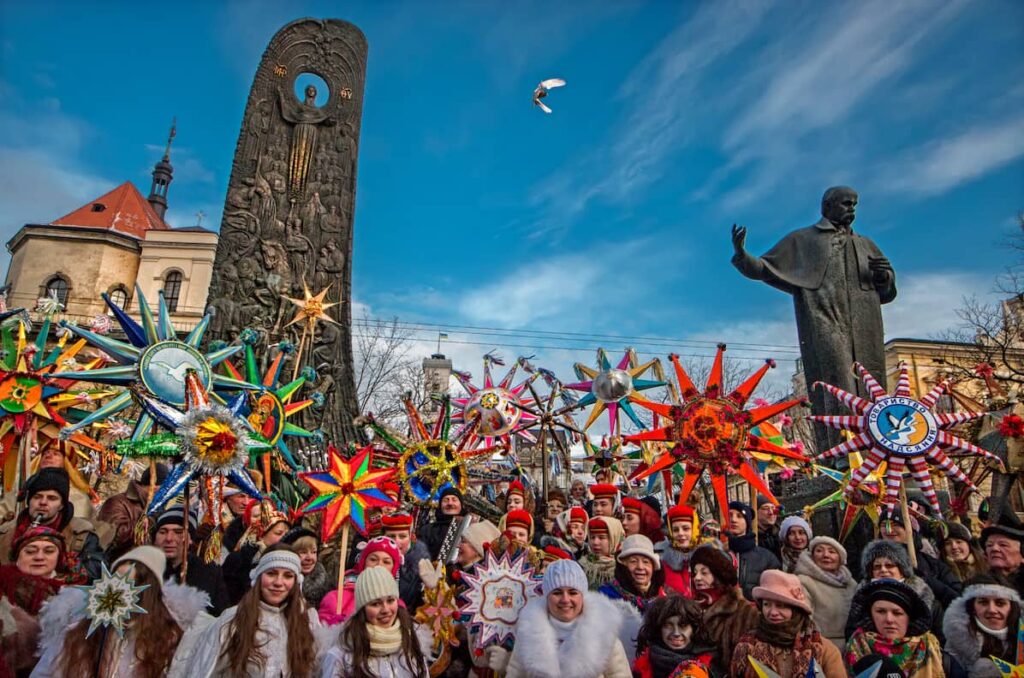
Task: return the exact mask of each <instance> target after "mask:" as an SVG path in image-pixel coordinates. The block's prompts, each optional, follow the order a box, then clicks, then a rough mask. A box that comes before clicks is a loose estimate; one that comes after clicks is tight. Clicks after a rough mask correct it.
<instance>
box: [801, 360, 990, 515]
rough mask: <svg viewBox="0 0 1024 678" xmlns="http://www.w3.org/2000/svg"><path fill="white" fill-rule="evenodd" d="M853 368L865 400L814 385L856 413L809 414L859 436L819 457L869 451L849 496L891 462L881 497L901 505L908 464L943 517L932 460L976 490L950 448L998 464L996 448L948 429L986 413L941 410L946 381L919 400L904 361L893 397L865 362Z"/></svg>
mask: <svg viewBox="0 0 1024 678" xmlns="http://www.w3.org/2000/svg"><path fill="white" fill-rule="evenodd" d="M854 369H855V370H856V371H857V373H858V374H859V375H860V377H861V380H862V381H863V382H864V387H865V388H866V389H867V393H868V398H861V397H860V396H858V395H856V394H854V393H850V392H849V391H845V390H843V389H841V388H839V387H838V386H833V385H831V384H825V383H822V382H817V383H816V384H814V386H815V387H820V388H824V389H825V390H827V391H828V392H829V393H831V394H832V395H833V396H835V397H836V399H837V400H838V401H839V402H841V403H842V404H843V405H845V406H846V407H847V408H849V409H850V410H851V411H852V412H853V413H854V414H853V415H816V416H812V417H810V419H812V420H813V421H818V422H821V423H822V424H824V425H826V426H830V427H832V428H836V429H840V430H847V431H850V432H852V433H853V434H854V436H853V437H852V438H850V439H849V440H847V441H845V442H842V443H840V444H838V445H836V446H835V447H832V448H830V449H828V450H825V451H824V452H822V453H821V454H819V455H818V459H830V458H833V457H839V456H842V455H844V454H850V453H851V452H866V453H867V457H866V458H865V459H864V463H863V464H861V466H860V467H859V468H857V469H856V470H855V471H853V472H852V473H851V475H850V481H849V482H848V483H847V485H846V494H847V496H849V495H850V494H851V493H853V492H854V491H855V490H857V489H858V488H859V487H860V485H861V483H863V482H864V481H865V479H866V478H867V477H868V475H869V474H870V473H871V472H872V471H875V470H876V469H878V468H879V466H881V464H882V463H883V462H886V463H887V464H888V467H887V468H886V470H885V498H884V499H883V500H882V504H883V505H884V506H886V507H893V506H895V505H896V503H897V501H898V499H899V490H900V483H902V482H903V472H904V470H906V469H908V468H909V470H910V475H911V476H912V477H913V478H914V480H915V481H916V482H917V486H918V488H919V489H920V490H921V492H922V493H923V494H924V496H925V499H927V500H928V504H929V505H930V506H931V507H932V509H933V510H934V511H935V513H936V514H938V515H941V512H942V510H941V508H940V507H939V500H938V498H937V497H936V496H935V486H934V485H933V484H932V478H931V474H930V473H929V468H928V462H932V463H933V464H935V465H936V466H938V467H939V468H940V469H942V471H944V472H945V474H946V475H947V476H948V477H950V478H953V479H954V480H958V481H960V482H961V483H964V484H965V485H966V486H968V487H971V488H973V487H974V483H972V482H971V479H970V478H968V477H967V474H965V473H964V472H963V471H962V470H961V469H960V467H959V466H957V465H956V464H954V463H953V461H952V460H951V459H950V458H949V456H948V455H947V452H950V453H952V452H954V451H955V452H959V453H961V454H964V455H982V456H984V457H986V458H988V459H991V460H993V461H995V462H996V463H999V460H998V459H997V458H996V457H995V456H994V455H993V454H992V453H991V452H988V451H987V450H983V449H981V448H980V447H978V446H977V445H974V444H972V443H970V442H968V441H966V440H964V439H962V438H960V437H958V436H955V435H953V434H952V433H950V432H949V431H947V430H946V429H948V428H950V427H953V426H957V425H959V424H963V423H965V422H968V421H972V420H974V419H978V418H980V417H983V416H985V413H984V412H958V413H951V414H940V413H936V412H935V411H934V409H935V404H936V403H937V402H938V400H939V397H940V396H941V395H942V394H943V392H944V391H946V390H947V389H948V385H947V383H946V382H945V381H940V382H939V383H938V384H936V385H935V387H934V388H932V390H931V391H929V392H928V394H927V395H925V396H924V397H923V398H921V399H920V400H917V399H915V398H913V397H912V396H911V390H910V375H909V373H908V371H907V365H906V363H903V362H901V363H900V365H899V378H898V380H897V382H896V390H895V391H894V392H893V393H892V394H891V395H890V394H889V393H887V392H886V391H885V389H884V388H882V385H881V384H879V383H878V380H876V379H875V378H874V377H873V376H872V375H871V374H870V373H869V372H868V371H867V370H866V369H864V366H863V365H861V364H860V363H854Z"/></svg>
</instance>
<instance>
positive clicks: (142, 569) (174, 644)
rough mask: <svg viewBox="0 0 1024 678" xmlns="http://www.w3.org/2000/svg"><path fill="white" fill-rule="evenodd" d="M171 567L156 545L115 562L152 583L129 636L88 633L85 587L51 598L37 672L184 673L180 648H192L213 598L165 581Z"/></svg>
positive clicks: (124, 676) (131, 676)
mask: <svg viewBox="0 0 1024 678" xmlns="http://www.w3.org/2000/svg"><path fill="white" fill-rule="evenodd" d="M165 566H166V559H165V557H164V554H163V552H162V551H161V550H160V549H158V548H155V547H153V546H140V547H138V548H135V549H133V550H131V551H129V552H128V553H126V554H125V555H123V556H121V557H120V558H118V559H117V560H116V561H115V562H114V565H113V571H114V572H119V573H125V572H127V573H128V576H129V577H131V578H132V579H134V582H135V584H136V585H137V586H141V585H145V586H147V588H146V589H145V590H143V591H142V593H141V595H140V600H139V605H140V606H141V607H143V608H144V609H145V610H146V611H147V612H146V614H137V615H133V616H132V618H131V619H130V621H129V622H128V624H127V626H126V628H125V632H124V635H123V636H118V634H117V633H114V632H109V633H103V632H101V631H96V632H94V633H92V634H91V635H90V636H89V637H88V638H86V632H87V630H88V628H89V624H90V622H89V620H88V619H86V618H85V615H84V612H85V599H86V594H85V592H84V591H82V590H81V589H78V588H74V587H65V588H64V589H62V590H61V592H60V593H58V594H57V595H56V596H54V597H53V598H51V599H50V600H49V601H47V603H46V605H44V606H43V609H42V611H41V612H40V617H39V623H40V627H41V629H42V631H41V633H40V641H39V646H40V650H41V652H42V656H41V658H40V660H39V663H38V664H36V667H35V669H34V670H33V671H32V676H33V677H34V678H47V677H49V676H63V677H66V678H73V677H76V676H83V677H84V676H94V675H103V676H118V678H151V677H152V678H156V677H157V676H172V677H180V676H182V674H181V672H180V671H176V670H175V666H174V665H173V664H172V660H173V658H174V656H175V653H176V652H184V653H188V652H190V648H191V647H192V645H193V644H194V643H195V640H196V639H197V638H198V634H199V632H200V631H201V629H202V628H203V627H205V626H206V625H207V624H209V623H210V622H211V621H212V617H210V616H209V615H208V614H206V612H205V610H206V608H207V606H208V605H209V604H210V597H209V596H208V595H207V594H206V593H205V592H203V591H200V590H199V589H196V588H193V587H191V586H187V585H183V584H177V583H175V582H166V583H165V582H162V581H161V575H162V574H163V571H164V568H165Z"/></svg>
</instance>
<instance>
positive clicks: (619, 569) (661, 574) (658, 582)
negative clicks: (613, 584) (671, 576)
mask: <svg viewBox="0 0 1024 678" xmlns="http://www.w3.org/2000/svg"><path fill="white" fill-rule="evenodd" d="M615 581H617V582H619V586H621V587H622V588H623V590H625V591H626V592H627V593H632V594H633V595H634V596H640V597H641V598H654V597H655V596H657V595H658V591H660V590H661V587H662V586H664V585H665V570H664V569H663V568H658V569H656V570H654V572H652V573H651V586H650V588H648V589H647V593H641V592H640V590H639V589H637V587H636V585H635V584H633V575H631V574H630V573H629V568H628V567H626V566H625V565H623V564H622V563H620V562H619V561H618V560H616V561H615Z"/></svg>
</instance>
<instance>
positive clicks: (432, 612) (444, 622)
mask: <svg viewBox="0 0 1024 678" xmlns="http://www.w3.org/2000/svg"><path fill="white" fill-rule="evenodd" d="M455 595H456V594H455V587H453V586H450V585H449V584H448V582H447V581H445V577H444V572H443V570H442V573H441V577H440V579H438V582H437V586H435V587H434V588H430V587H427V586H424V587H423V604H422V605H420V606H419V607H418V608H417V609H416V617H415V620H416V623H418V624H422V625H424V626H425V627H426V628H428V629H430V631H431V634H432V636H433V639H434V645H433V647H434V654H435V656H436V655H440V654H441V653H442V652H444V651H445V649H446V648H447V647H458V645H459V639H458V637H457V636H456V628H455V622H457V621H458V620H459V606H458V604H457V603H456V602H455Z"/></svg>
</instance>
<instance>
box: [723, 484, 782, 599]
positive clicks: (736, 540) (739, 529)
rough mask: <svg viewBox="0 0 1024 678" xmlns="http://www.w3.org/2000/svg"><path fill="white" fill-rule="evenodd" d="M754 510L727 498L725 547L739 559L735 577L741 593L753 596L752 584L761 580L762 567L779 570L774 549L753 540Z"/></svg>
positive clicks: (780, 564)
mask: <svg viewBox="0 0 1024 678" xmlns="http://www.w3.org/2000/svg"><path fill="white" fill-rule="evenodd" d="M753 523H754V510H753V509H752V508H750V506H749V505H748V504H744V503H743V502H741V501H731V502H729V528H728V529H729V551H730V552H732V553H734V554H735V555H736V557H737V558H738V559H739V563H740V564H739V580H740V587H741V588H742V589H743V595H744V597H745V598H746V599H747V600H753V599H754V587H755V586H758V585H760V583H761V573H762V572H764V571H765V570H781V569H782V563H781V562H779V559H778V558H777V557H776V556H775V554H774V553H772V552H771V551H769V550H768V549H766V548H764V547H763V546H758V545H757V542H756V541H755V540H754V531H753Z"/></svg>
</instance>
